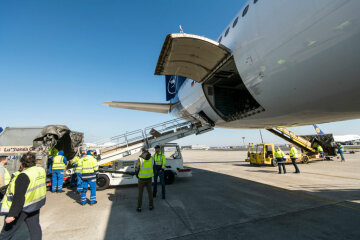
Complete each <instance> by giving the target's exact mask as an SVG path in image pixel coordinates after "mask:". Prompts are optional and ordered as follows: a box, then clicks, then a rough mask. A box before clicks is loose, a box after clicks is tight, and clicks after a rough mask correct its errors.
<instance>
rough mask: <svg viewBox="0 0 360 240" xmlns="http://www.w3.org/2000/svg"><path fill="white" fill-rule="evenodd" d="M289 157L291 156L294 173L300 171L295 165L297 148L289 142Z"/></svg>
mask: <svg viewBox="0 0 360 240" xmlns="http://www.w3.org/2000/svg"><path fill="white" fill-rule="evenodd" d="M290 158H291V162H292V164H293V165H294V168H295V173H300V170H299V168H298V166H297V165H296V160H297V150H296V148H295V147H294V146H293V145H292V144H290Z"/></svg>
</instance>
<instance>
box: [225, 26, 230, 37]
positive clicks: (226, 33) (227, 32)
mask: <svg viewBox="0 0 360 240" xmlns="http://www.w3.org/2000/svg"><path fill="white" fill-rule="evenodd" d="M229 31H230V28H228V29H226V32H225V37H226V36H227V35H228V34H229Z"/></svg>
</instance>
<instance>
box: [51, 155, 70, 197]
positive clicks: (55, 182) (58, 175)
mask: <svg viewBox="0 0 360 240" xmlns="http://www.w3.org/2000/svg"><path fill="white" fill-rule="evenodd" d="M66 165H67V160H66V157H64V151H62V150H60V151H59V153H58V155H57V156H56V157H54V159H53V163H52V183H51V192H64V191H63V190H62V187H63V183H64V170H65V168H66Z"/></svg>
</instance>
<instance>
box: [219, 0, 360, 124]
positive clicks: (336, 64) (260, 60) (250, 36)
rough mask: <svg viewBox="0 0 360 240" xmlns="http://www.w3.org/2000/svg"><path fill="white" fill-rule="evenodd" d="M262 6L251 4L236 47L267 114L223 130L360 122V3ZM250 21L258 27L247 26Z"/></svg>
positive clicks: (237, 59) (248, 80) (247, 83)
mask: <svg viewBox="0 0 360 240" xmlns="http://www.w3.org/2000/svg"><path fill="white" fill-rule="evenodd" d="M259 3H261V4H262V5H261V7H260V4H259V5H254V6H251V8H250V9H249V12H248V15H247V19H246V22H244V24H243V26H242V29H241V31H240V30H239V31H238V32H237V33H236V34H237V35H234V36H233V38H234V39H236V41H234V43H233V45H231V46H230V45H229V46H228V47H229V48H231V49H232V51H233V55H234V59H235V64H236V67H237V69H238V72H239V74H240V76H241V78H242V80H243V82H244V84H245V86H246V88H247V89H248V91H249V92H250V93H251V95H252V96H253V97H254V99H255V100H256V101H257V102H258V103H259V104H260V105H261V106H262V107H263V108H264V109H265V111H263V112H260V113H258V114H256V115H252V116H248V117H246V118H243V119H237V120H235V121H227V122H221V123H220V122H219V123H218V124H217V126H218V127H229V128H249V127H253V128H260V127H272V126H279V125H280V126H281V125H282V126H294V125H307V124H313V123H324V122H331V121H341V120H347V119H354V118H360V97H359V91H360V81H359V78H360V68H359V67H358V66H360V54H359V53H360V45H359V44H358V43H359V42H360V15H359V14H358V12H357V11H356V9H360V1H357V0H349V1H343V0H332V1H328V0H322V1H310V0H306V1H287V0H282V1H280V0H279V1H262V2H259ZM271 9H273V10H272V11H271ZM279 9H286V11H279ZM251 11H253V12H251ZM268 19H271V21H268ZM244 21H245V20H244ZM247 22H253V23H256V24H255V25H254V24H249V25H248V26H249V27H248V28H246V23H247ZM234 34H235V33H234ZM224 44H225V45H226V42H224Z"/></svg>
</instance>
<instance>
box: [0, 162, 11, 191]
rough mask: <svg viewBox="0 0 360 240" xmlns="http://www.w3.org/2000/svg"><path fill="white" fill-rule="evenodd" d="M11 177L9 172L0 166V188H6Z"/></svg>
mask: <svg viewBox="0 0 360 240" xmlns="http://www.w3.org/2000/svg"><path fill="white" fill-rule="evenodd" d="M10 180H11V176H10V174H9V171H8V170H7V169H6V167H4V166H3V165H2V164H0V187H3V186H6V185H8V184H9V183H10Z"/></svg>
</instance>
